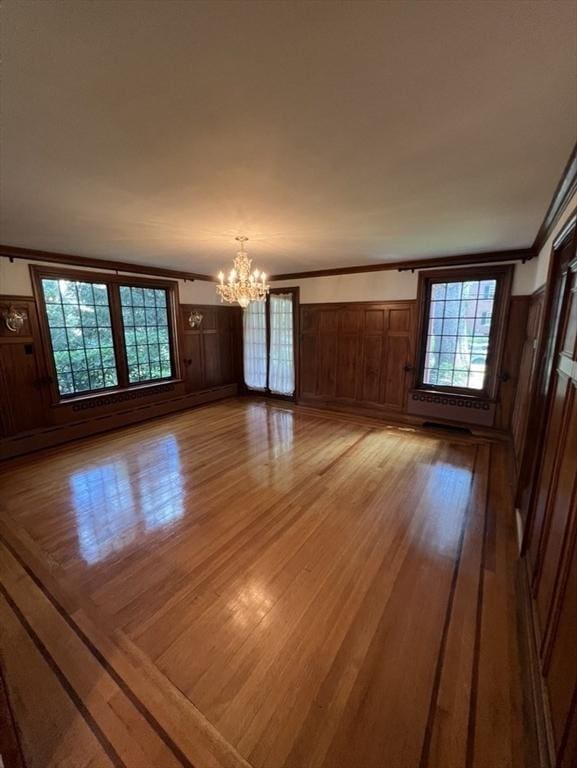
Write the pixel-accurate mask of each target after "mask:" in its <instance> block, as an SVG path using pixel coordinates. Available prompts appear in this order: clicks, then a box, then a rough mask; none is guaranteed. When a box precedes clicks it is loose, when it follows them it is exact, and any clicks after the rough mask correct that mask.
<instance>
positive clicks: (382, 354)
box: [299, 296, 531, 434]
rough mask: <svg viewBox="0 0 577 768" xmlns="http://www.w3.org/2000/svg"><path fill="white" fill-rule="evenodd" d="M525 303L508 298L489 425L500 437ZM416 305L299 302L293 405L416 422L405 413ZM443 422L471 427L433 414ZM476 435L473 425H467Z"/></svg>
mask: <svg viewBox="0 0 577 768" xmlns="http://www.w3.org/2000/svg"><path fill="white" fill-rule="evenodd" d="M530 302H531V297H529V296H514V297H512V298H511V301H510V305H509V308H508V319H507V325H506V336H505V344H504V349H503V360H502V365H501V369H500V371H501V374H502V380H500V381H499V385H498V391H497V397H496V400H495V403H496V405H495V404H493V405H492V406H491V407H492V408H493V409H495V410H496V415H495V418H494V421H493V418H492V419H491V423H492V424H493V425H494V428H495V429H496V430H499V431H500V432H501V433H503V434H506V433H508V430H509V428H510V425H511V419H512V413H513V409H514V403H515V393H516V390H517V384H518V381H519V376H520V373H519V371H520V365H521V360H522V354H523V340H524V338H525V329H526V326H527V316H528V312H529V305H530ZM416 313H417V302H416V301H391V302H382V303H370V302H350V303H340V304H303V305H301V310H300V321H301V334H300V370H301V385H300V397H299V402H301V403H304V404H309V405H315V406H322V407H332V408H339V409H344V410H348V411H358V412H359V413H360V412H362V413H364V414H365V415H366V414H367V413H370V414H371V415H379V414H382V415H383V416H386V417H390V418H395V417H396V418H399V419H400V420H402V421H406V422H410V423H422V422H423V421H426V420H427V419H429V420H430V416H429V417H425V416H420V415H418V414H417V415H415V414H411V413H408V410H410V409H409V408H408V396H409V390H410V388H411V386H412V383H413V371H414V361H415V354H416V344H417V330H416ZM438 420H439V421H442V422H443V421H444V422H447V423H450V424H461V423H463V424H464V423H466V424H467V426H471V424H473V425H474V424H475V423H476V422H474V421H473V422H472V423H471V420H470V419H469V420H468V421H465V420H464V419H463V420H462V421H461V420H459V419H458V414H457V417H455V418H451V416H450V415H445V417H443V415H442V414H439V415H438ZM474 428H475V429H480V428H479V427H474Z"/></svg>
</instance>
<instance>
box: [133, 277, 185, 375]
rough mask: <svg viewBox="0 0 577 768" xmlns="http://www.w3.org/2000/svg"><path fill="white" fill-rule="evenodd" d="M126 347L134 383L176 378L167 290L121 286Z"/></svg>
mask: <svg viewBox="0 0 577 768" xmlns="http://www.w3.org/2000/svg"><path fill="white" fill-rule="evenodd" d="M120 304H121V306H122V325H123V328H124V346H125V349H126V359H127V363H128V381H129V382H130V383H131V384H135V383H137V382H142V381H153V380H154V379H167V378H170V377H171V376H172V365H171V360H170V333H169V327H168V315H167V311H166V290H164V289H162V288H142V287H135V286H129V285H121V286H120Z"/></svg>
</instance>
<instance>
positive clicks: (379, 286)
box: [0, 258, 546, 304]
mask: <svg viewBox="0 0 577 768" xmlns="http://www.w3.org/2000/svg"><path fill="white" fill-rule="evenodd" d="M542 260H543V259H539V261H542ZM30 264H41V265H43V266H49V265H47V264H46V263H43V262H39V261H27V260H25V259H15V260H14V262H12V263H11V262H10V261H9V260H8V259H5V258H0V295H13V296H32V281H31V278H30V270H29V265H30ZM538 266H540V267H542V265H538V263H537V259H533V260H532V261H529V262H527V263H526V264H521V263H519V262H518V263H516V264H515V272H514V277H513V295H514V296H520V295H525V294H530V293H532V292H533V290H534V289H535V287H538V286H539V285H540V283H538V282H537V280H538V278H537V276H536V271H537V267H538ZM63 269H66V267H64V266H63ZM74 269H80V270H84V269H86V271H88V272H102V274H107V271H104V270H98V269H93V268H91V267H90V268H88V267H87V268H84V267H74ZM544 269H545V274H546V266H545V267H544ZM108 274H109V271H108ZM120 274H126V275H128V276H131V273H128V272H127V273H124V272H121V273H120ZM132 276H134V275H132ZM151 278H152V279H154V276H152V275H151ZM418 279H419V277H418V272H414V273H413V272H397V271H396V270H387V271H385V272H364V273H360V274H353V275H336V276H333V277H312V278H306V279H303V280H279V281H276V280H275V281H274V282H273V283H272V286H273V287H274V288H282V287H287V286H298V287H299V288H300V300H301V303H303V304H319V303H324V302H333V301H395V300H401V299H416V297H417V284H418ZM178 291H179V298H180V301H181V303H182V304H218V303H220V300H219V299H218V297H217V295H216V290H215V283H208V282H204V281H201V280H195V281H194V282H190V281H186V282H185V281H184V280H178Z"/></svg>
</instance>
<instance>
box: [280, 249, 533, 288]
mask: <svg viewBox="0 0 577 768" xmlns="http://www.w3.org/2000/svg"><path fill="white" fill-rule="evenodd" d="M536 255H537V254H536V253H535V251H534V249H533V248H532V247H531V248H512V249H509V250H502V251H481V252H480V253H464V254H460V255H456V256H437V257H434V258H430V259H409V260H406V261H384V262H380V263H378V264H359V265H357V266H355V267H334V268H331V269H315V270H310V271H306V272H287V273H284V274H279V275H272V276H271V278H270V279H271V280H302V279H306V278H312V277H332V276H334V275H356V274H361V273H363V272H385V271H387V270H398V271H399V272H408V271H411V272H414V271H415V270H419V269H436V268H438V267H463V266H471V265H476V264H479V265H482V264H495V263H502V262H506V261H521V262H523V263H524V262H526V261H529V260H530V259H533V258H535V256H536Z"/></svg>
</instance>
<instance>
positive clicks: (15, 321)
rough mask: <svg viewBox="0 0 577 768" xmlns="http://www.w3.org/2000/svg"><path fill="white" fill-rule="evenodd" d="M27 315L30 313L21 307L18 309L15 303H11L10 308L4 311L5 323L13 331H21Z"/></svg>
mask: <svg viewBox="0 0 577 768" xmlns="http://www.w3.org/2000/svg"><path fill="white" fill-rule="evenodd" d="M27 317H28V315H27V314H26V312H24V311H23V310H21V309H16V307H14V306H13V305H10V307H9V308H8V309H5V310H4V311H3V312H2V318H3V319H4V324H5V326H6V328H8V330H9V331H10V332H11V333H20V331H21V330H22V328H23V327H24V321H25V320H26V318H27Z"/></svg>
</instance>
